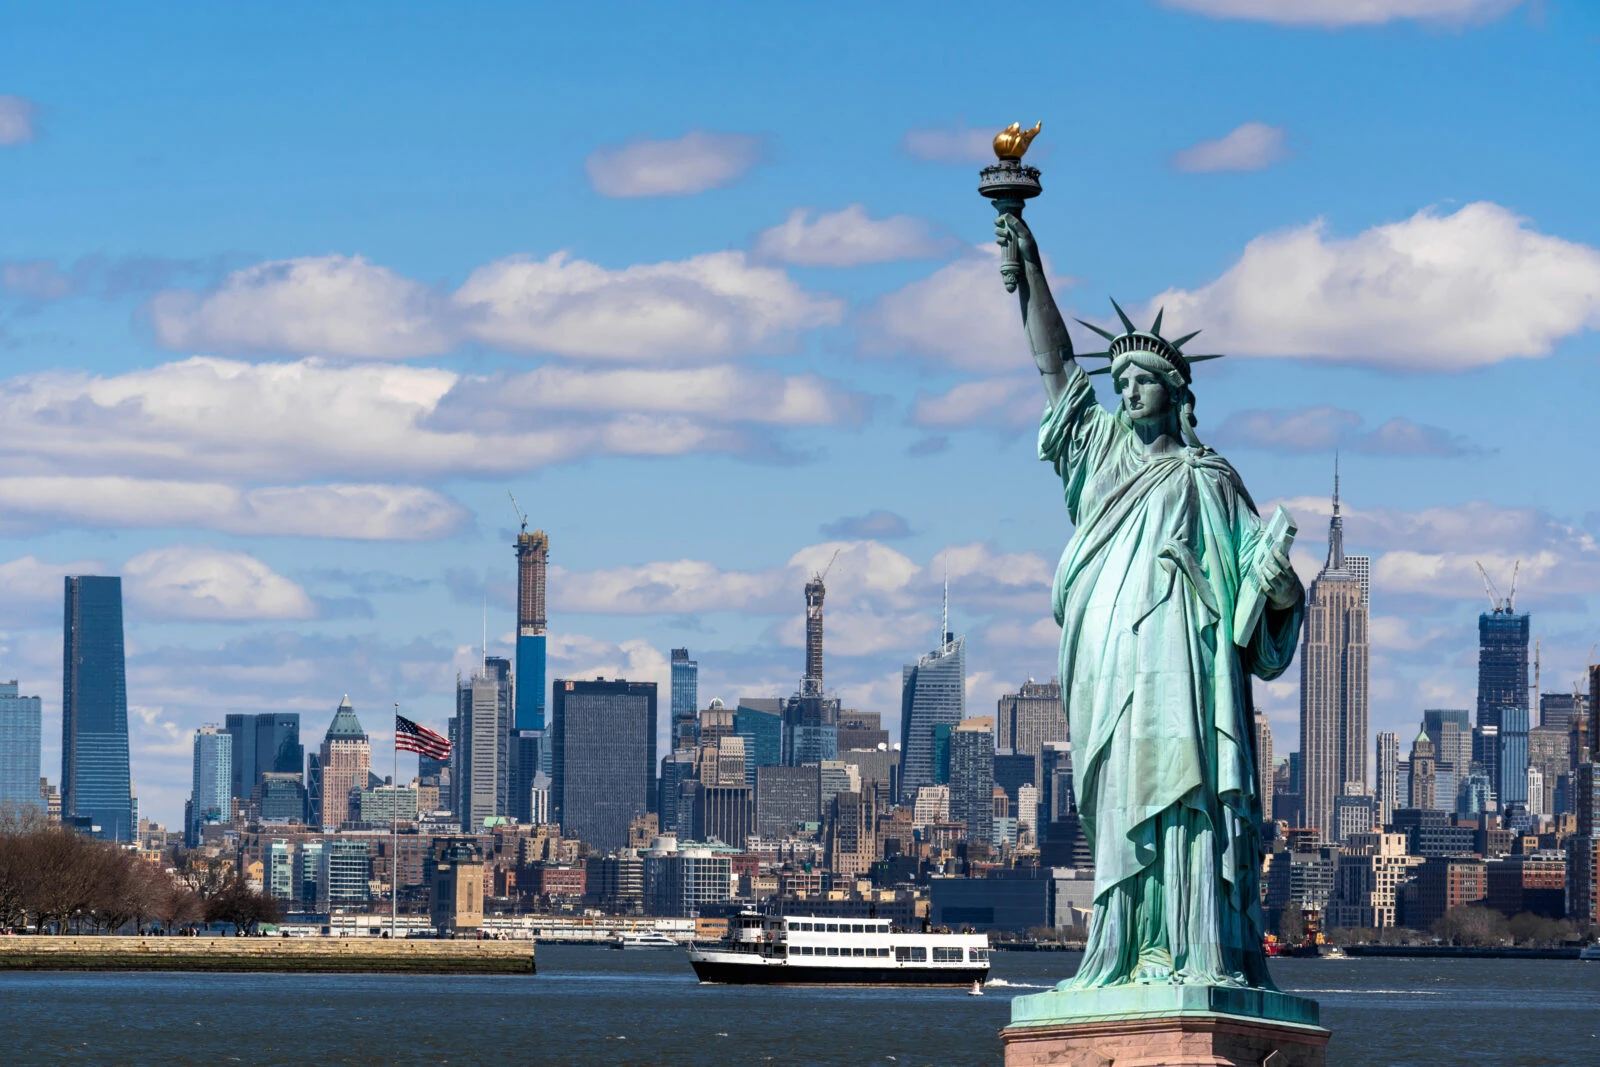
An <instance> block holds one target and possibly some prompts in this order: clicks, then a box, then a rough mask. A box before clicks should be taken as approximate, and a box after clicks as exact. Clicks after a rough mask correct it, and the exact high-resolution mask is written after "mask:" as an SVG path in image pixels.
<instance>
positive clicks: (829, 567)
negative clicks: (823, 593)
mask: <svg viewBox="0 0 1600 1067" xmlns="http://www.w3.org/2000/svg"><path fill="white" fill-rule="evenodd" d="M843 551H844V549H842V548H836V549H834V550H833V555H832V556H829V557H828V565H827V566H826V567H824V568H822V570H820V571H818V572H817V576H816V578H814V579H812V580H813V581H818V582H820V581H822V580H823V579H825V578H827V577H828V572H829V571H831V570H833V564H834V561H835V560H837V559H838V558H839V553H840V552H843Z"/></svg>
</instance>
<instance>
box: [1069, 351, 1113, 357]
mask: <svg viewBox="0 0 1600 1067" xmlns="http://www.w3.org/2000/svg"><path fill="white" fill-rule="evenodd" d="M1073 358H1074V359H1110V358H1111V353H1110V352H1079V353H1076V354H1075V355H1074V356H1073Z"/></svg>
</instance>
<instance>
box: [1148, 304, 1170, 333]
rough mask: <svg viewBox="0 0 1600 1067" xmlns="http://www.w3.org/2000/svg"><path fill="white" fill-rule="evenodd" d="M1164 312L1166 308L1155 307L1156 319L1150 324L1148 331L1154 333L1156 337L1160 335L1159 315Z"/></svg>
mask: <svg viewBox="0 0 1600 1067" xmlns="http://www.w3.org/2000/svg"><path fill="white" fill-rule="evenodd" d="M1166 313H1167V309H1166V308H1157V309H1156V321H1155V322H1152V323H1151V324H1150V332H1151V333H1153V334H1155V335H1156V336H1157V337H1160V336H1161V316H1163V315H1165V314H1166Z"/></svg>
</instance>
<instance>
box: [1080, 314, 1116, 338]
mask: <svg viewBox="0 0 1600 1067" xmlns="http://www.w3.org/2000/svg"><path fill="white" fill-rule="evenodd" d="M1072 321H1073V322H1076V323H1078V324H1079V325H1080V326H1086V327H1088V328H1089V329H1091V330H1093V331H1094V332H1095V333H1097V334H1099V335H1100V336H1101V337H1104V338H1105V339H1106V340H1107V341H1115V340H1116V339H1117V335H1116V334H1114V333H1112V332H1110V331H1109V330H1102V329H1101V328H1100V327H1098V326H1096V325H1095V324H1094V323H1092V322H1084V321H1083V320H1082V319H1073V320H1072Z"/></svg>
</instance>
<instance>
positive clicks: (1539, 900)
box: [1485, 851, 1567, 919]
mask: <svg viewBox="0 0 1600 1067" xmlns="http://www.w3.org/2000/svg"><path fill="white" fill-rule="evenodd" d="M1485 872H1486V873H1485V877H1486V879H1487V896H1486V898H1485V903H1486V904H1487V905H1488V906H1489V907H1491V908H1493V909H1495V910H1496V911H1498V912H1500V913H1501V914H1503V915H1506V916H1511V915H1517V914H1519V913H1521V912H1531V913H1532V914H1534V915H1542V916H1544V917H1545V918H1547V919H1560V918H1563V917H1565V915H1566V896H1567V892H1566V891H1567V855H1566V853H1565V852H1544V851H1538V852H1530V853H1525V854H1520V855H1512V856H1502V857H1500V858H1498V859H1495V860H1492V861H1490V862H1489V863H1487V864H1486V865H1485Z"/></svg>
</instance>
